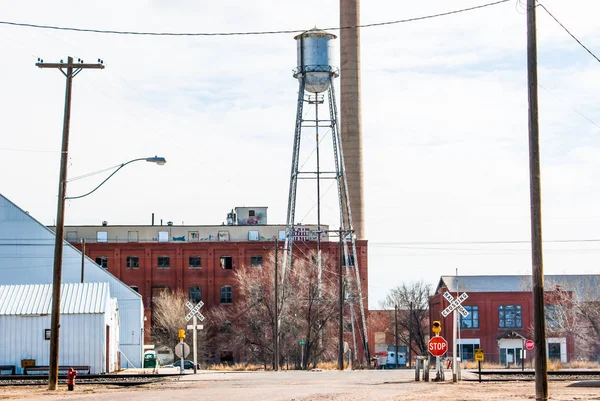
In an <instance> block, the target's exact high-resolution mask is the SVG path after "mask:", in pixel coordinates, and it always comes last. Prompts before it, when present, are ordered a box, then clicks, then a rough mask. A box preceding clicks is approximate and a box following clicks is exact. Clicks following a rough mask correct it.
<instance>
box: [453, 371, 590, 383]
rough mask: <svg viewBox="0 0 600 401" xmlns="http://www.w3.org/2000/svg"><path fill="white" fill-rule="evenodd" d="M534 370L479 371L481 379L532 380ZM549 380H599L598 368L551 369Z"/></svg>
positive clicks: (474, 372)
mask: <svg viewBox="0 0 600 401" xmlns="http://www.w3.org/2000/svg"><path fill="white" fill-rule="evenodd" d="M468 372H470V373H473V374H475V375H478V371H477V370H474V369H469V370H468ZM463 380H466V381H478V380H479V379H478V378H477V379H463ZM533 380H535V371H533V370H525V371H520V370H485V371H482V372H481V381H533ZM548 380H550V381H561V380H562V381H581V380H594V381H596V380H600V371H599V370H570V369H569V370H552V371H549V372H548Z"/></svg>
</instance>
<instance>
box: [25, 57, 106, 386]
mask: <svg viewBox="0 0 600 401" xmlns="http://www.w3.org/2000/svg"><path fill="white" fill-rule="evenodd" d="M35 65H36V66H38V67H39V68H58V69H59V70H60V72H62V73H63V75H64V76H65V77H66V78H67V88H66V92H65V112H64V120H63V135H62V147H61V154H60V176H59V180H58V206H57V211H56V237H55V241H54V271H53V276H52V315H51V325H50V364H49V370H48V390H56V388H57V387H58V341H59V329H60V284H61V280H62V254H63V238H64V228H65V196H66V193H67V162H68V160H69V157H68V152H69V125H70V122H71V91H72V87H73V78H74V77H75V76H76V75H77V74H79V73H80V72H81V70H83V69H86V68H94V69H102V68H104V65H103V61H102V60H100V59H98V64H84V62H83V60H78V62H77V63H73V58H72V57H69V58H68V59H67V62H66V63H63V62H62V60H61V61H60V63H48V64H44V61H43V60H41V59H38V62H37V63H36V64H35ZM65 70H66V72H65Z"/></svg>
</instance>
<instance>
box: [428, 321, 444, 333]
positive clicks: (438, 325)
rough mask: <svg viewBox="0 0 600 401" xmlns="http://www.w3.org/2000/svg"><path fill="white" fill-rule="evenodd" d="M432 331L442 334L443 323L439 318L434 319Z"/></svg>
mask: <svg viewBox="0 0 600 401" xmlns="http://www.w3.org/2000/svg"><path fill="white" fill-rule="evenodd" d="M431 331H433V332H434V333H435V334H440V331H442V324H441V323H440V321H439V320H434V321H433V324H432V325H431Z"/></svg>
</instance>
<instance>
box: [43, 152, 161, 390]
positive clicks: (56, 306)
mask: <svg viewBox="0 0 600 401" xmlns="http://www.w3.org/2000/svg"><path fill="white" fill-rule="evenodd" d="M65 155H66V152H63V155H62V157H61V171H60V179H59V189H58V211H57V217H56V238H55V241H54V272H53V277H52V313H51V317H50V319H51V326H50V363H49V369H48V387H49V389H50V390H56V387H57V384H58V339H59V328H60V284H61V281H62V255H63V237H64V229H65V200H67V199H80V198H83V197H85V196H88V195H90V194H91V193H93V192H95V191H96V190H97V189H98V188H100V187H101V186H102V185H103V184H104V183H105V182H106V181H108V180H109V179H110V177H112V176H113V175H115V174H116V173H117V171H119V170H120V169H122V168H123V167H125V166H126V165H128V164H130V163H133V162H137V161H142V160H145V161H147V162H150V163H156V164H158V165H159V166H162V165H163V164H165V163H166V162H167V160H166V159H165V158H164V157H159V156H154V157H142V158H139V159H133V160H130V161H128V162H125V163H122V164H121V165H119V166H118V167H117V169H116V170H115V171H113V172H112V174H110V175H109V176H108V177H107V178H106V179H105V180H104V181H102V182H101V183H100V185H98V186H97V187H96V188H94V189H92V190H91V191H90V192H88V193H86V194H83V195H80V196H73V197H66V196H65V194H66V190H67V179H66V168H63V167H64V166H63V165H62V162H63V161H66V157H65ZM63 159H65V160H63Z"/></svg>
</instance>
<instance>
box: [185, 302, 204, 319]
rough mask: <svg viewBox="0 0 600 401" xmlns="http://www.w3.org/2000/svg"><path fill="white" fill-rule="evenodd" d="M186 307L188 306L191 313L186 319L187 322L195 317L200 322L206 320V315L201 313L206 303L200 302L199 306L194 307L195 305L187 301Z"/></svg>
mask: <svg viewBox="0 0 600 401" xmlns="http://www.w3.org/2000/svg"><path fill="white" fill-rule="evenodd" d="M185 306H187V307H188V309H189V310H190V313H188V314H187V315H186V317H185V321H186V322H189V321H190V319H191V318H193V317H194V315H195V316H196V317H197V318H198V320H200V321H203V320H204V315H203V314H202V313H200V308H202V307H203V306H204V302H202V301H200V302H198V304H197V305H196V306H194V304H193V303H191V302H190V301H187V302H186V303H185Z"/></svg>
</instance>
